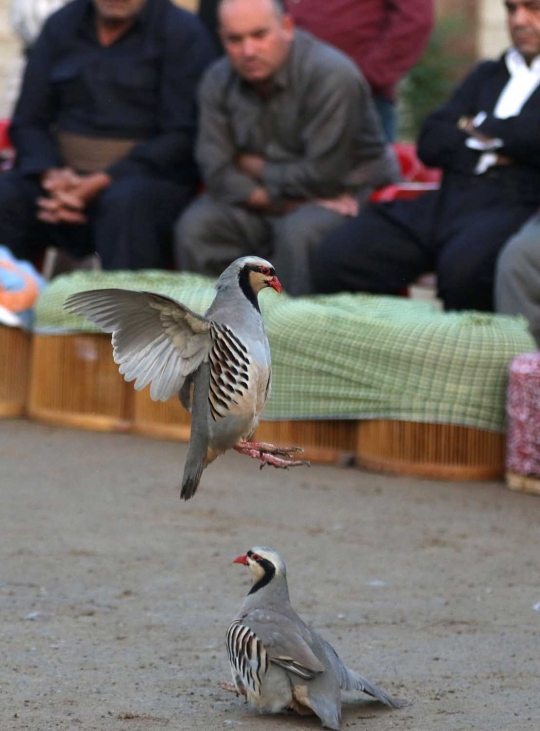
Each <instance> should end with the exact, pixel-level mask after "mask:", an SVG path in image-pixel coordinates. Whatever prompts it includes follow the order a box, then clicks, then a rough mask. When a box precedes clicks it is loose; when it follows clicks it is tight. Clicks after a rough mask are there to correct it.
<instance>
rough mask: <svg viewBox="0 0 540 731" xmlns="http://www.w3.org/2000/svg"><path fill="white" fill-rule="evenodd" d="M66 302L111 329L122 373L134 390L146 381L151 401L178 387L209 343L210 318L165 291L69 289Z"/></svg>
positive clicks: (165, 396) (106, 329) (202, 357)
mask: <svg viewBox="0 0 540 731" xmlns="http://www.w3.org/2000/svg"><path fill="white" fill-rule="evenodd" d="M64 308H65V309H66V310H69V311H70V312H72V313H74V314H76V315H82V316H83V317H86V318H87V319H88V320H90V321H91V322H93V323H94V325H97V327H99V328H101V329H102V330H103V331H104V332H108V333H112V344H113V357H114V361H115V363H118V365H119V366H120V368H119V370H120V373H121V374H122V375H123V376H124V378H125V379H126V381H135V384H134V385H135V388H136V389H137V390H140V389H142V388H144V387H145V386H147V385H148V384H149V383H150V384H151V386H150V396H151V397H152V399H153V400H154V401H166V400H167V399H169V398H171V396H173V395H174V394H176V393H178V392H179V391H180V389H181V387H182V384H183V383H184V380H185V377H186V376H187V375H189V374H190V373H193V371H195V370H196V369H197V368H198V367H199V365H200V364H201V363H202V362H203V360H204V359H205V358H206V357H207V354H208V351H209V349H210V345H211V340H210V322H209V321H208V320H207V319H206V318H204V317H202V316H201V315H197V314H196V313H195V312H193V311H192V310H190V309H189V308H188V307H186V306H185V305H183V304H181V303H180V302H177V301H176V300H174V299H172V298H170V297H165V296H164V295H160V294H153V293H152V292H134V291H130V290H125V289H98V290H93V291H89V292H79V293H77V294H74V295H71V296H70V297H68V299H67V300H66V302H65V304H64Z"/></svg>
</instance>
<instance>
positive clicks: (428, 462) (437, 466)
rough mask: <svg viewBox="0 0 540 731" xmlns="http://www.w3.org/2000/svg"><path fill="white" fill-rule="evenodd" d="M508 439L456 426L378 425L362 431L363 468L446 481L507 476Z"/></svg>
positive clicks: (377, 422)
mask: <svg viewBox="0 0 540 731" xmlns="http://www.w3.org/2000/svg"><path fill="white" fill-rule="evenodd" d="M504 448H505V439H504V436H503V435H502V434H498V433H497V432H490V431H484V430H481V429H472V428H469V427H464V426H453V425H451V424H423V423H417V422H411V421H387V420H372V421H361V422H359V425H358V443H357V449H356V454H357V462H358V464H359V465H361V466H363V467H366V468H367V469H371V470H375V471H377V472H389V473H393V474H399V475H412V476H417V477H431V478H435V479H441V480H493V479H499V478H501V477H502V476H503V475H504Z"/></svg>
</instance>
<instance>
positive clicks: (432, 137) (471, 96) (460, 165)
mask: <svg viewBox="0 0 540 731" xmlns="http://www.w3.org/2000/svg"><path fill="white" fill-rule="evenodd" d="M495 66H496V64H495V62H493V61H487V62H484V63H482V64H480V65H478V66H477V67H476V68H475V69H473V71H472V72H471V73H470V74H469V75H468V76H467V77H466V78H465V80H464V81H463V82H462V83H461V84H460V85H459V86H458V88H457V89H456V90H455V92H454V93H453V95H452V97H451V98H450V100H449V101H448V102H447V103H446V104H444V105H443V106H442V107H440V108H439V109H437V110H436V111H435V112H433V114H430V115H429V116H428V117H427V119H426V120H425V121H424V123H423V125H422V129H421V130H420V136H419V138H418V157H419V158H420V159H421V160H422V162H423V163H424V164H425V165H430V166H432V167H440V168H443V169H445V170H455V171H462V170H464V169H467V170H469V169H470V166H471V162H470V161H471V160H472V159H474V160H476V158H477V157H478V155H477V153H475V152H473V151H472V150H469V149H468V148H467V147H466V145H465V140H466V139H467V137H468V133H467V132H466V130H464V129H462V128H461V127H460V126H458V123H459V120H460V119H461V118H462V117H466V118H473V117H475V116H476V114H477V113H478V111H480V110H479V109H478V98H479V94H480V90H481V88H482V85H483V84H485V83H486V81H487V80H488V78H489V76H490V71H491V70H493V69H494V68H495ZM471 156H472V157H471Z"/></svg>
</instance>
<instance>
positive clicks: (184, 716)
mask: <svg viewBox="0 0 540 731" xmlns="http://www.w3.org/2000/svg"><path fill="white" fill-rule="evenodd" d="M185 454H186V447H185V445H179V444H175V443H168V442H158V441H152V440H149V439H144V438H137V437H132V436H121V435H106V434H93V433H88V432H78V431H68V430H62V429H56V428H51V427H46V426H41V425H36V424H32V423H29V422H25V421H3V422H0V497H1V503H0V504H1V513H0V555H1V557H2V561H1V573H0V611H1V622H0V647H1V653H2V654H1V662H0V686H1V687H0V699H1V701H0V703H1V706H0V729H1V731H19V730H21V731H22V729H30V730H31V731H46V730H48V729H62V730H64V731H67V730H68V729H69V731H73V730H77V729H81V731H94V730H96V731H105V730H107V731H109V730H112V729H114V730H115V731H116V730H120V729H121V730H122V731H150V730H151V731H154V730H155V731H160V730H161V729H162V728H163V729H165V728H166V729H167V730H168V731H172V730H173V729H175V730H176V729H182V730H184V729H195V730H196V729H204V730H205V731H215V730H217V729H227V728H233V729H234V728H236V727H238V728H239V731H240V730H241V729H246V731H247V730H251V729H254V730H255V731H274V729H286V731H293V730H294V731H300V730H301V729H304V730H311V729H316V728H319V727H320V725H319V723H318V721H317V720H315V719H313V720H312V719H306V718H299V717H295V716H279V717H275V716H273V717H271V716H259V715H257V714H256V713H254V712H252V711H250V710H249V708H248V707H247V706H245V705H244V704H243V702H242V701H241V700H240V699H238V698H236V697H235V696H234V695H233V694H230V693H227V692H225V691H224V690H222V689H221V688H220V683H222V682H224V681H228V680H229V668H228V662H227V656H226V651H225V647H224V634H225V631H226V629H227V627H228V623H229V621H230V619H231V618H232V617H233V616H234V614H235V612H236V611H237V608H238V606H239V604H240V602H241V600H242V598H243V596H244V594H245V593H246V591H247V589H248V586H249V585H248V581H247V572H246V570H245V568H244V567H242V566H233V565H232V564H231V561H232V559H233V558H234V557H235V556H236V555H238V554H239V553H244V552H245V551H246V550H247V549H249V548H251V547H252V546H254V545H261V544H262V545H269V546H271V547H273V548H275V549H277V550H279V552H280V553H281V554H282V556H283V557H284V559H285V560H286V561H287V564H288V573H289V581H290V586H291V594H292V600H293V603H294V605H295V606H296V608H297V610H298V611H299V612H300V613H301V614H302V615H303V616H304V618H305V619H306V620H308V621H309V622H310V623H312V624H313V625H314V626H315V627H316V628H317V629H318V630H319V631H321V632H322V633H323V634H324V635H325V636H326V638H327V639H329V640H330V641H331V642H332V643H334V645H335V646H336V648H337V649H338V651H339V652H340V654H341V656H342V658H343V659H344V660H345V661H346V662H347V664H349V665H350V666H351V667H353V668H355V669H356V670H358V671H359V672H361V673H362V674H364V675H365V676H366V677H368V678H370V679H371V680H373V681H375V682H378V683H379V684H381V685H382V686H383V687H384V688H385V689H386V690H388V691H389V692H391V693H393V694H395V695H399V696H401V697H405V698H408V699H409V700H411V701H412V705H411V706H410V707H408V708H405V709H402V710H399V711H388V710H386V709H385V708H383V707H382V706H380V705H379V704H377V703H375V702H372V701H370V700H365V699H361V698H360V697H359V696H355V695H353V694H351V695H349V696H348V697H347V699H346V704H345V708H344V719H343V728H355V729H366V730H368V731H386V729H411V730H414V731H442V730H445V729H448V730H449V731H458V730H459V731H461V730H463V731H469V730H470V729H485V731H497V730H500V731H503V730H504V731H522V730H523V731H537V730H538V729H540V694H539V680H540V670H539V667H540V666H539V655H540V652H539V650H540V612H538V611H535V610H534V609H533V606H534V605H535V604H536V603H537V602H540V586H539V582H538V576H539V571H538V568H539V561H540V528H539V522H540V521H539V518H540V499H538V498H536V497H534V496H527V495H521V494H515V493H511V492H509V491H508V490H506V489H505V487H504V485H502V484H485V483H484V484H482V483H470V484H458V483H435V482H428V481H417V480H411V479H403V478H391V477H384V476H380V475H373V474H368V473H365V472H360V471H357V470H354V469H349V470H343V469H338V468H332V467H312V468H311V469H307V468H305V469H304V468H302V469H297V470H291V471H290V472H278V471H276V470H271V469H269V468H267V469H266V470H263V471H262V472H261V471H259V470H258V467H257V464H256V463H255V462H253V461H251V460H250V459H248V458H245V457H242V456H240V455H238V454H234V453H233V454H230V455H227V456H225V457H224V458H222V459H221V460H220V461H219V462H217V463H215V464H214V465H212V466H211V467H210V468H209V469H208V470H207V471H206V473H205V475H204V478H203V484H202V487H201V489H200V491H199V493H198V494H197V495H196V497H195V499H194V500H192V501H191V502H189V503H187V504H185V503H181V502H180V501H179V499H178V491H177V486H178V484H179V481H180V476H181V472H182V468H183V461H184V458H185Z"/></svg>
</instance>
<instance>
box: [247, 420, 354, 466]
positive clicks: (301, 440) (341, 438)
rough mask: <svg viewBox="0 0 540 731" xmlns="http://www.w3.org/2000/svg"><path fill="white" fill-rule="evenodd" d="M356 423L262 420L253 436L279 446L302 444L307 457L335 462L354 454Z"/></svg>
mask: <svg viewBox="0 0 540 731" xmlns="http://www.w3.org/2000/svg"><path fill="white" fill-rule="evenodd" d="M357 425H358V422H357V421H352V420H347V419H343V420H320V421H319V420H306V421H262V422H261V423H260V424H259V426H258V428H257V431H256V432H255V435H254V439H258V440H260V441H265V442H271V443H272V444H275V445H276V446H279V447H291V446H298V447H302V448H303V449H304V454H303V455H302V457H304V458H305V459H309V460H311V461H312V462H319V463H321V464H334V463H335V462H337V461H338V460H340V459H341V458H342V457H344V456H347V455H352V454H354V451H355V447H356V431H357Z"/></svg>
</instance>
